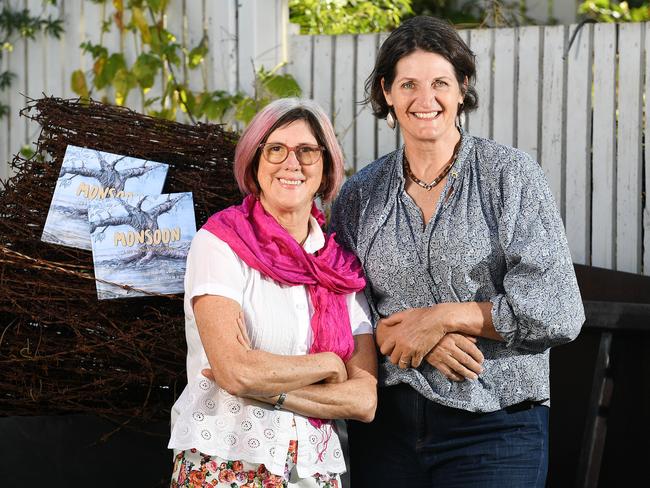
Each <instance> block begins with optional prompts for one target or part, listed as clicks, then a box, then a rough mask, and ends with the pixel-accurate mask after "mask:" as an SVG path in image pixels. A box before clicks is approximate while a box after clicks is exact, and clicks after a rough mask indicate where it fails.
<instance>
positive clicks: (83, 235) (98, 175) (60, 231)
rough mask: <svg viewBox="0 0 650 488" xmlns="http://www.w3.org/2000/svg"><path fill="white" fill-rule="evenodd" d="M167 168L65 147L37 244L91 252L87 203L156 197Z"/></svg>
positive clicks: (126, 157)
mask: <svg viewBox="0 0 650 488" xmlns="http://www.w3.org/2000/svg"><path fill="white" fill-rule="evenodd" d="M168 168H169V166H168V165H167V164H164V163H158V162H154V161H145V160H144V159H138V158H132V157H129V156H122V155H119V154H112V153H108V152H103V151H97V150H95V149H88V148H83V147H78V146H72V145H69V146H68V147H67V148H66V151H65V156H64V158H63V164H62V165H61V172H60V173H59V179H58V180H57V183H56V187H55V189H54V195H53V196H52V203H51V204H50V210H49V212H48V214H47V219H46V220H45V226H44V227H43V235H42V236H41V240H43V241H45V242H51V243H54V244H61V245H64V246H70V247H75V248H78V249H91V243H90V231H89V228H88V203H89V202H92V201H96V200H103V199H105V198H111V197H116V196H117V197H128V196H130V195H135V194H140V195H159V194H160V192H161V191H162V187H163V183H164V182H165V177H166V176H167V169H168Z"/></svg>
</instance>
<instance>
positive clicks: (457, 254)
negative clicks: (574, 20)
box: [331, 17, 584, 488]
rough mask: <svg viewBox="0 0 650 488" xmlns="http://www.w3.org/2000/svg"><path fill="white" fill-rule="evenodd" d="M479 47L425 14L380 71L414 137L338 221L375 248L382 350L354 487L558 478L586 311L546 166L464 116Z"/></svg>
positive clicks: (371, 168)
mask: <svg viewBox="0 0 650 488" xmlns="http://www.w3.org/2000/svg"><path fill="white" fill-rule="evenodd" d="M474 78H475V64H474V54H473V53H472V52H471V50H470V49H469V48H468V46H467V45H466V44H465V43H464V42H463V41H462V39H461V38H460V37H459V36H458V34H457V33H456V31H455V30H454V28H453V27H452V26H451V25H450V24H448V23H447V22H444V21H442V20H439V19H436V18H433V17H415V18H412V19H409V20H407V21H406V22H404V23H403V24H402V25H401V26H400V27H398V28H397V29H396V30H395V31H393V32H392V33H391V34H390V36H389V37H388V38H387V39H386V40H385V42H384V43H383V45H382V46H381V48H380V50H379V54H378V57H377V60H376V64H375V68H374V71H373V72H372V74H371V75H370V77H369V79H368V81H367V83H366V92H367V93H368V101H369V102H370V103H371V105H372V108H373V109H374V113H375V115H376V116H377V117H379V118H386V123H387V124H388V126H389V127H391V128H394V127H399V130H400V131H401V135H402V140H403V141H404V146H403V147H401V148H400V149H398V150H397V151H395V152H392V153H390V154H387V155H385V156H383V157H381V158H379V159H378V160H377V161H375V162H373V163H372V164H370V165H368V166H367V167H365V168H363V169H362V170H361V171H360V172H358V173H357V174H356V175H354V176H353V177H352V178H350V179H349V180H348V181H347V183H346V184H345V185H344V187H343V189H342V191H341V194H340V196H339V197H338V199H337V200H336V202H335V204H334V206H333V210H332V223H331V229H332V231H333V233H335V235H336V238H337V239H338V240H339V242H340V243H341V244H343V246H344V247H347V248H348V249H350V250H352V251H353V252H354V253H355V254H356V255H357V256H358V257H359V259H360V260H361V263H362V265H363V267H364V271H365V274H366V279H367V287H366V296H367V298H368V302H369V304H370V309H371V312H372V315H373V322H374V324H375V327H376V343H377V346H378V347H379V350H380V352H381V357H380V366H379V385H380V388H379V400H378V409H377V415H376V418H375V420H374V422H372V423H370V424H366V425H361V424H359V423H356V422H349V425H348V432H349V439H350V459H351V476H352V486H353V487H354V488H364V487H375V486H399V487H402V486H409V487H437V486H444V487H446V488H448V487H468V486H477V487H481V488H486V487H499V488H503V487H523V486H526V487H533V486H534V487H543V486H544V485H545V480H546V472H547V464H548V455H547V448H548V415H549V408H548V407H549V404H550V398H549V397H550V394H549V349H550V348H551V347H552V346H555V345H558V344H562V343H565V342H568V341H571V340H573V339H574V338H575V337H576V336H577V335H578V333H579V331H580V328H581V326H582V324H583V322H584V311H583V308H582V301H581V298H580V293H579V290H578V286H577V282H576V278H575V274H574V270H573V266H572V261H571V256H570V254H569V249H568V245H567V242H566V237H565V234H564V228H563V224H562V220H561V218H560V215H559V213H558V211H557V209H556V207H555V204H554V199H553V195H552V194H551V192H550V190H549V187H548V185H547V183H546V181H545V178H544V173H543V172H542V170H541V168H540V167H539V165H538V164H537V163H536V162H535V161H533V160H532V159H531V158H530V157H529V156H528V155H527V154H525V153H524V152H522V151H519V150H517V149H514V148H512V147H508V146H503V145H501V144H497V143H496V142H494V141H491V140H487V139H481V138H478V137H474V136H472V135H471V134H469V133H467V132H466V131H464V130H463V129H462V127H461V124H460V118H461V117H460V116H461V114H463V113H464V112H466V111H469V110H472V109H474V108H475V107H476V106H477V103H478V100H477V95H476V91H475V90H474V88H473V83H474Z"/></svg>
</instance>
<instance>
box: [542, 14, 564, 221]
mask: <svg viewBox="0 0 650 488" xmlns="http://www.w3.org/2000/svg"><path fill="white" fill-rule="evenodd" d="M564 39H565V27H564V26H561V25H560V26H555V27H544V60H543V73H544V79H543V81H542V133H541V157H540V163H541V165H542V168H543V169H544V173H545V174H546V178H547V179H548V183H549V185H550V187H551V191H552V192H553V195H554V196H555V201H556V203H557V206H558V208H559V209H560V213H561V214H562V218H564V216H565V212H564V195H563V194H562V188H563V187H562V178H563V174H564V171H563V166H564V161H563V158H562V147H563V142H564V138H563V129H562V127H563V101H564V98H563V96H564V61H563V60H562V56H563V55H564V45H565V41H564Z"/></svg>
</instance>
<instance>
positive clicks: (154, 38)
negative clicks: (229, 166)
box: [71, 0, 301, 124]
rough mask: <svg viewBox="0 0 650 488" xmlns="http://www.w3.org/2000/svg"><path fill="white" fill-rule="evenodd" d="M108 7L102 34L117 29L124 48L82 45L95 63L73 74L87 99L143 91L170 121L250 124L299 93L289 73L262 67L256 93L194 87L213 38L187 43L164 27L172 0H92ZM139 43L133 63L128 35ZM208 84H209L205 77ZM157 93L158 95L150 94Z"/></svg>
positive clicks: (148, 103) (148, 104)
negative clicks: (193, 76) (127, 45)
mask: <svg viewBox="0 0 650 488" xmlns="http://www.w3.org/2000/svg"><path fill="white" fill-rule="evenodd" d="M93 2H95V3H97V4H101V5H102V6H103V15H102V21H101V22H102V25H101V29H102V33H104V32H109V31H110V29H111V28H113V27H115V28H117V29H118V31H119V34H120V50H118V51H116V52H109V50H108V48H107V47H105V46H104V45H103V44H102V37H100V41H99V43H97V44H93V43H90V42H85V43H83V44H81V46H80V47H81V49H82V50H83V52H84V53H86V54H88V55H90V56H91V57H92V60H93V66H92V68H91V69H90V70H89V71H88V72H84V71H82V70H76V71H74V72H73V73H72V77H71V85H72V90H73V91H74V92H75V93H76V94H78V95H79V96H80V97H82V98H89V97H91V96H94V92H95V91H97V92H101V99H102V101H105V102H112V103H115V104H116V105H124V104H126V103H127V99H128V97H129V94H130V93H131V91H135V90H137V91H139V92H140V98H141V101H142V107H143V109H144V110H145V111H146V113H147V114H149V115H152V116H155V117H161V118H165V119H169V120H177V118H178V117H179V115H180V116H181V117H185V118H187V119H189V121H190V122H192V123H195V122H196V121H197V120H199V119H204V120H209V121H217V122H220V123H226V124H232V123H234V122H243V123H247V122H248V121H249V120H250V119H251V118H252V116H253V115H254V114H255V113H256V112H257V111H258V110H259V109H260V108H261V107H262V106H264V105H266V104H267V103H269V102H270V101H271V100H272V99H274V98H279V97H285V96H298V95H300V93H301V90H300V87H299V86H298V84H297V83H296V81H295V80H294V79H293V78H292V77H291V76H290V75H284V74H278V73H277V69H278V68H279V67H276V68H274V69H272V70H265V69H264V68H261V69H260V70H259V71H257V79H256V82H255V96H254V97H249V96H247V95H246V94H244V93H242V92H237V93H229V92H227V91H224V90H216V91H209V90H207V89H203V90H193V89H191V88H190V87H189V83H188V79H189V76H190V73H191V72H192V71H195V70H198V69H201V68H203V67H204V64H205V60H206V58H207V56H208V54H209V53H208V46H209V39H208V35H207V33H204V34H203V36H202V38H201V39H200V41H199V42H198V43H197V45H195V46H187V45H185V44H184V43H182V42H179V41H178V37H177V36H176V35H175V34H174V33H172V32H170V31H169V30H168V29H167V28H166V27H165V22H164V19H165V15H166V11H167V7H168V3H169V0H129V1H128V3H127V5H125V3H124V1H123V0H113V1H112V7H113V10H112V12H109V11H108V10H109V8H110V7H109V5H108V4H109V3H111V2H108V1H107V0H93ZM127 37H130V38H131V39H132V41H133V43H134V46H135V51H136V54H137V57H136V59H135V61H134V62H133V63H132V64H131V65H129V64H128V63H127V60H126V57H125V55H124V45H125V42H126V38H127ZM204 85H206V83H205V81H204ZM152 92H155V93H156V95H153V96H152V95H151V93H152Z"/></svg>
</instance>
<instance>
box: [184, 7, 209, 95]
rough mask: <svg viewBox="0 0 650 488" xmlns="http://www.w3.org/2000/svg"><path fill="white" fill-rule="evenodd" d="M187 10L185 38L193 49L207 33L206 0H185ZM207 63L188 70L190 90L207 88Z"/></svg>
mask: <svg viewBox="0 0 650 488" xmlns="http://www.w3.org/2000/svg"><path fill="white" fill-rule="evenodd" d="M183 3H184V10H185V23H184V24H183V40H184V41H185V43H186V45H187V49H188V50H189V51H191V50H192V49H194V48H195V47H197V46H198V45H199V44H200V43H201V40H202V39H203V36H204V35H205V24H204V19H205V0H183ZM206 76H207V71H206V63H205V61H204V62H203V63H202V64H201V65H199V66H198V67H196V68H194V69H189V67H188V72H187V80H186V81H187V85H188V87H189V89H190V90H192V91H194V92H197V91H203V90H205V89H206V86H205V85H206V83H205V82H206Z"/></svg>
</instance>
